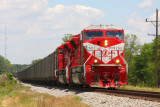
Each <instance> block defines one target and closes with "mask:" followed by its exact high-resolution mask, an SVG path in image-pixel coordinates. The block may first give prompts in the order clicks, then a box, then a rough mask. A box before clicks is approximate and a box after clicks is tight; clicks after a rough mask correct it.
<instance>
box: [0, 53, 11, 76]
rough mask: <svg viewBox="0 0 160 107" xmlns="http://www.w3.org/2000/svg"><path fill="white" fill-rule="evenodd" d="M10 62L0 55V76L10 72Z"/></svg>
mask: <svg viewBox="0 0 160 107" xmlns="http://www.w3.org/2000/svg"><path fill="white" fill-rule="evenodd" d="M10 66H11V65H10V62H9V61H8V60H7V59H5V58H4V57H3V56H1V55H0V74H2V73H4V72H7V71H9V68H10Z"/></svg>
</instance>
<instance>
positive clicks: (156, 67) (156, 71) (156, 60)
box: [146, 9, 159, 88]
mask: <svg viewBox="0 0 160 107" xmlns="http://www.w3.org/2000/svg"><path fill="white" fill-rule="evenodd" d="M146 22H151V23H152V24H153V25H154V26H155V27H156V59H155V87H156V88H158V26H159V25H158V22H159V21H158V9H156V21H148V20H147V19H146ZM154 22H156V24H154ZM149 35H153V36H155V34H149Z"/></svg>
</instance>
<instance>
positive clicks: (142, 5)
mask: <svg viewBox="0 0 160 107" xmlns="http://www.w3.org/2000/svg"><path fill="white" fill-rule="evenodd" d="M152 2H153V0H144V1H143V2H142V3H139V4H138V7H139V8H145V7H151V6H152V4H153V3H152Z"/></svg>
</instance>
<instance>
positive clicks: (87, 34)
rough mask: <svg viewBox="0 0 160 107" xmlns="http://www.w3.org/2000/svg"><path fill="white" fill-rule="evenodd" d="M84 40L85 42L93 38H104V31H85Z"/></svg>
mask: <svg viewBox="0 0 160 107" xmlns="http://www.w3.org/2000/svg"><path fill="white" fill-rule="evenodd" d="M84 35H85V36H84V39H85V40H89V39H91V38H93V37H102V36H103V32H102V31H85V32H84Z"/></svg>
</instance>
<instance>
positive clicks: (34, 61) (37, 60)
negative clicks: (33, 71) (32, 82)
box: [31, 59, 42, 65]
mask: <svg viewBox="0 0 160 107" xmlns="http://www.w3.org/2000/svg"><path fill="white" fill-rule="evenodd" d="M41 60H42V59H36V60H33V61H32V63H31V64H32V65H33V64H35V63H37V62H39V61H41Z"/></svg>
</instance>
